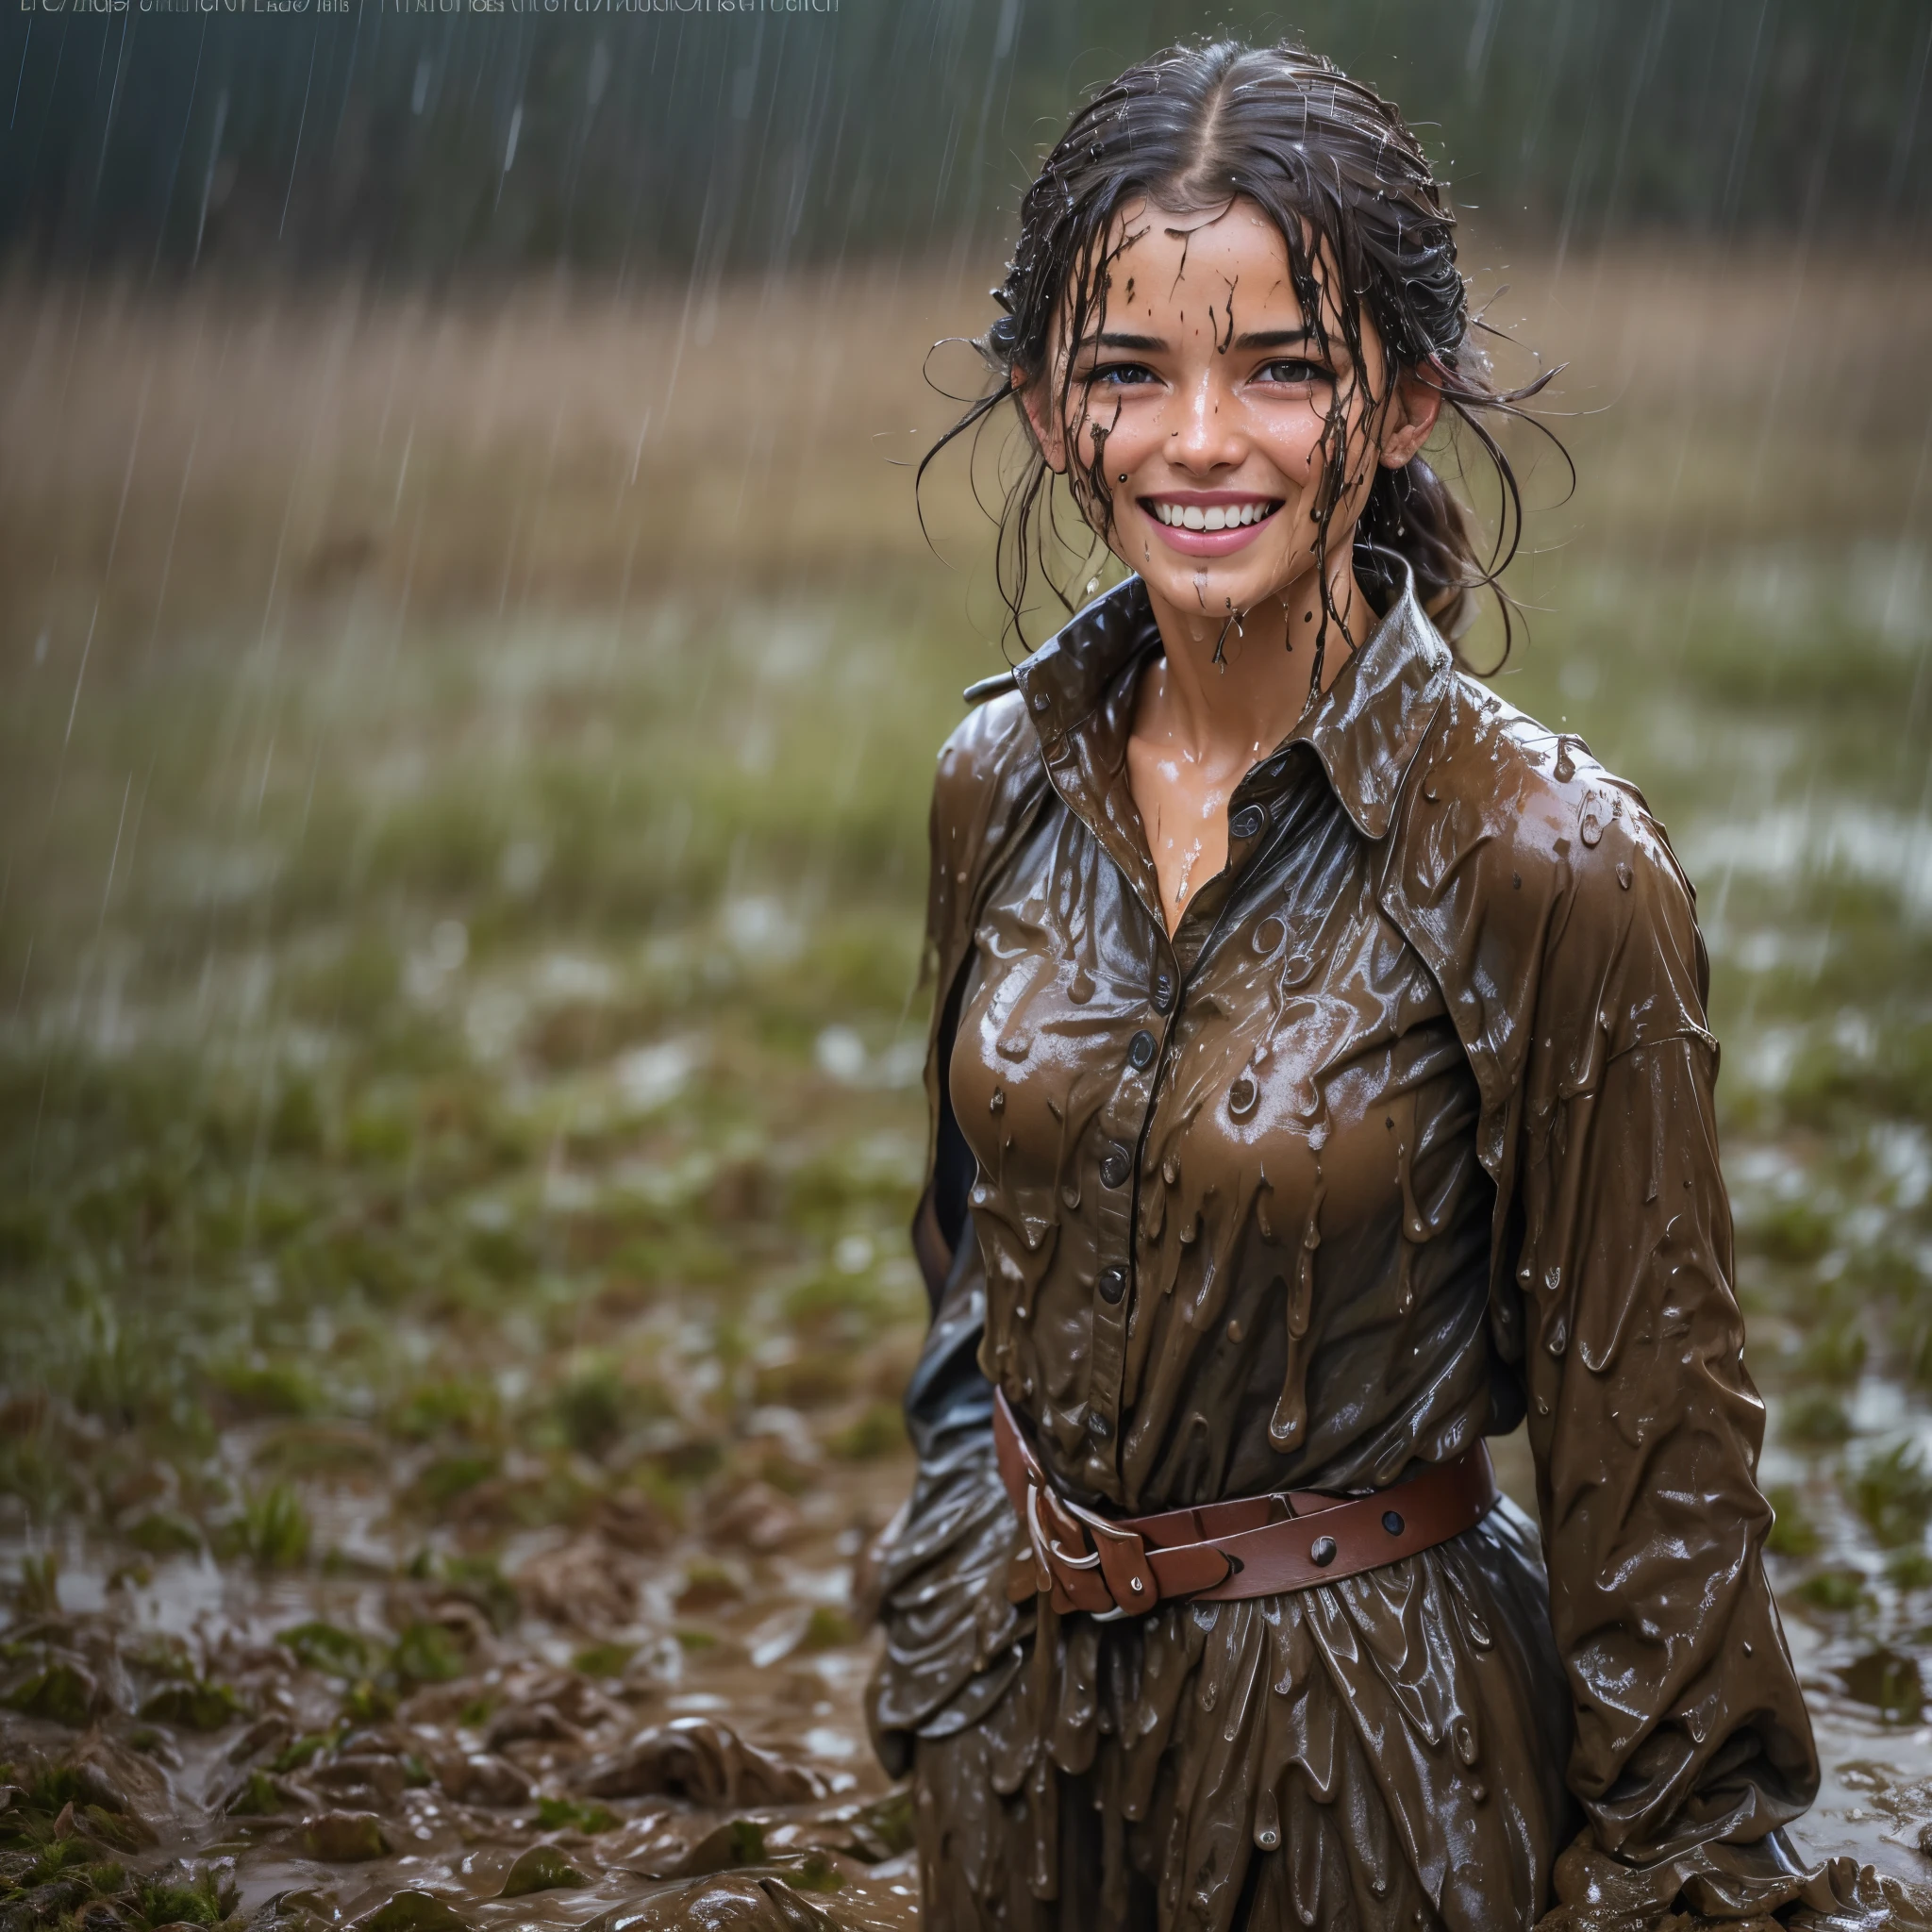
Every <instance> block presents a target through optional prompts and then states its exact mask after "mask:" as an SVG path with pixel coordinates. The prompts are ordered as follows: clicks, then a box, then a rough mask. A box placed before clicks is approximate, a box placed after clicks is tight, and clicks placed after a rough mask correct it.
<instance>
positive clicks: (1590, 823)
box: [1583, 811, 1604, 846]
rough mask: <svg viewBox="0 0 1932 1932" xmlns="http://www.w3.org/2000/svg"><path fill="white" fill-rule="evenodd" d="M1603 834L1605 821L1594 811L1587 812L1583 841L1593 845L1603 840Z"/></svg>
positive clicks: (1584, 818)
mask: <svg viewBox="0 0 1932 1932" xmlns="http://www.w3.org/2000/svg"><path fill="white" fill-rule="evenodd" d="M1603 836H1604V823H1603V821H1602V820H1601V819H1600V818H1598V817H1597V815H1596V814H1595V813H1594V812H1590V811H1587V812H1585V813H1584V815H1583V842H1584V843H1585V844H1586V845H1592V846H1593V845H1595V844H1597V843H1598V842H1599V841H1601V840H1602V838H1603Z"/></svg>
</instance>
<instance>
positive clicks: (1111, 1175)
mask: <svg viewBox="0 0 1932 1932" xmlns="http://www.w3.org/2000/svg"><path fill="white" fill-rule="evenodd" d="M1132 1171H1133V1167H1132V1163H1131V1162H1130V1161H1129V1160H1128V1159H1127V1157H1126V1155H1125V1153H1124V1151H1123V1150H1122V1149H1121V1148H1118V1147H1116V1148H1115V1149H1114V1150H1113V1152H1112V1153H1111V1154H1109V1155H1108V1157H1107V1158H1106V1159H1105V1160H1103V1161H1102V1162H1101V1163H1100V1178H1101V1179H1102V1180H1104V1181H1105V1182H1106V1183H1107V1184H1108V1187H1110V1188H1117V1187H1119V1186H1120V1185H1121V1183H1122V1182H1123V1181H1124V1180H1125V1179H1126V1177H1127V1175H1128V1174H1130V1173H1132Z"/></svg>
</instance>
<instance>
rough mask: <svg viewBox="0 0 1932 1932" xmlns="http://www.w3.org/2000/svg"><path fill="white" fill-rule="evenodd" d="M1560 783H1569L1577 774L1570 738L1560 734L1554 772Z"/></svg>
mask: <svg viewBox="0 0 1932 1932" xmlns="http://www.w3.org/2000/svg"><path fill="white" fill-rule="evenodd" d="M1552 775H1553V776H1554V777H1555V778H1556V781H1557V784H1558V785H1567V784H1569V782H1570V781H1571V779H1573V778H1574V777H1575V775H1576V767H1575V765H1574V763H1573V762H1572V761H1571V758H1570V740H1569V739H1568V738H1567V737H1565V736H1563V735H1561V734H1558V736H1557V768H1556V771H1555V773H1554V774H1552Z"/></svg>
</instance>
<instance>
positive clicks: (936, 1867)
mask: <svg viewBox="0 0 1932 1932" xmlns="http://www.w3.org/2000/svg"><path fill="white" fill-rule="evenodd" d="M980 1546H981V1547H982V1548H983V1547H984V1541H983V1540H982V1541H981V1545H980ZM973 1567H977V1566H973ZM1004 1569H1005V1566H1004V1563H1001V1564H1000V1565H998V1566H997V1569H996V1570H992V1571H989V1572H987V1573H985V1574H984V1578H983V1582H982V1583H981V1584H980V1588H981V1589H982V1590H983V1589H986V1588H991V1587H994V1586H996V1585H997V1583H998V1582H1000V1581H1003V1578H1004ZM949 1581H950V1582H951V1584H952V1586H953V1590H954V1591H958V1588H959V1586H961V1585H963V1584H965V1583H966V1582H967V1579H966V1578H965V1577H964V1576H960V1575H958V1574H955V1575H954V1576H953V1577H952V1578H951V1579H949ZM949 1594H952V1591H941V1595H942V1596H943V1595H949ZM928 1602H929V1604H930V1607H937V1603H936V1602H933V1601H932V1600H931V1599H928ZM954 1602H955V1604H956V1605H957V1603H958V1597H957V1596H954ZM980 1621H981V1624H982V1627H984V1626H985V1625H987V1624H990V1623H991V1622H994V1621H997V1619H996V1616H995V1615H994V1613H993V1611H992V1607H991V1605H988V1606H986V1607H983V1608H982V1611H981V1617H980ZM1549 1628H1550V1625H1549V1607H1548V1601H1547V1596H1546V1584H1545V1581H1544V1573H1543V1564H1542V1559H1541V1551H1540V1548H1539V1545H1538V1541H1537V1536H1536V1531H1535V1529H1534V1527H1533V1526H1532V1525H1531V1524H1530V1523H1529V1522H1528V1520H1527V1519H1526V1518H1525V1517H1524V1515H1523V1514H1522V1512H1521V1511H1519V1510H1517V1509H1516V1508H1515V1507H1513V1506H1512V1505H1510V1504H1508V1503H1507V1502H1506V1503H1504V1504H1501V1505H1499V1506H1498V1507H1496V1508H1495V1509H1493V1510H1492V1511H1491V1513H1490V1515H1489V1516H1488V1517H1487V1518H1485V1520H1484V1521H1483V1523H1482V1524H1479V1525H1478V1526H1477V1527H1476V1528H1475V1529H1474V1530H1471V1531H1469V1532H1467V1533H1466V1534H1465V1535H1463V1536H1461V1537H1458V1538H1457V1539H1456V1540H1455V1541H1453V1542H1449V1543H1444V1544H1442V1545H1441V1546H1440V1547H1438V1548H1436V1549H1434V1550H1430V1551H1426V1552H1424V1554H1423V1555H1421V1556H1419V1557H1411V1558H1408V1559H1406V1560H1405V1561H1402V1562H1399V1563H1393V1564H1390V1565H1388V1566H1386V1567H1385V1568H1383V1569H1380V1570H1375V1571H1372V1572H1369V1573H1367V1574H1363V1575H1360V1576H1354V1577H1347V1578H1344V1579H1342V1580H1341V1582H1338V1583H1334V1584H1324V1585H1322V1586H1320V1587H1318V1588H1315V1589H1312V1590H1307V1591H1296V1592H1293V1593H1291V1594H1288V1595H1283V1596H1278V1597H1263V1598H1255V1599H1251V1600H1249V1601H1245V1602H1236V1603H1224V1604H1203V1605H1186V1604H1180V1605H1172V1606H1168V1607H1165V1608H1163V1609H1161V1610H1158V1611H1157V1612H1155V1613H1154V1614H1153V1615H1152V1616H1149V1617H1145V1618H1141V1619H1139V1620H1137V1621H1134V1622H1122V1623H1116V1624H1095V1623H1094V1622H1093V1621H1092V1619H1091V1618H1088V1617H1082V1616H1072V1617H1068V1618H1065V1619H1060V1618H1057V1617H1055V1616H1054V1615H1053V1614H1052V1613H1051V1611H1048V1610H1045V1609H1043V1608H1042V1609H1041V1611H1040V1613H1039V1621H1038V1623H1037V1624H1036V1626H1035V1627H1034V1629H1033V1630H1032V1631H1031V1632H1030V1633H1026V1634H1024V1635H1020V1636H1018V1637H1017V1638H1016V1639H1015V1641H1012V1642H1011V1643H1009V1644H1008V1645H1007V1646H1005V1647H1004V1648H1003V1649H1002V1651H1001V1653H1000V1654H999V1655H998V1656H997V1657H987V1656H986V1653H985V1652H984V1651H983V1650H982V1651H981V1653H980V1655H981V1657H982V1659H983V1660H984V1661H983V1665H982V1668H981V1669H980V1670H978V1671H977V1672H975V1673H974V1677H973V1678H972V1679H970V1680H969V1681H967V1682H966V1683H964V1684H961V1685H960V1686H959V1687H958V1694H957V1696H956V1697H954V1698H951V1699H948V1700H947V1701H946V1706H945V1707H943V1708H940V1709H937V1710H935V1709H933V1708H932V1707H931V1706H928V1707H927V1710H926V1713H925V1716H926V1721H925V1722H924V1723H922V1724H919V1725H918V1727H917V1730H916V1731H915V1732H914V1734H913V1736H914V1742H913V1770H914V1773H915V1779H916V1801H917V1818H918V1832H919V1852H920V1860H921V1868H922V1880H923V1890H924V1922H923V1923H924V1925H925V1927H926V1928H927V1932H981V1928H989V1927H1001V1928H1010V1932H1128V1928H1132V1932H1141V1928H1146V1932H1231V1928H1234V1927H1237V1926H1240V1927H1252V1928H1256V1932H1274V1928H1275V1927H1280V1928H1283V1932H1287V1928H1292V1927H1305V1926H1317V1927H1321V1928H1323V1932H1382V1928H1385V1927H1386V1928H1391V1932H1392V1928H1395V1927H1398V1926H1400V1927H1417V1926H1424V1927H1444V1928H1450V1932H1500V1928H1505V1927H1516V1926H1522V1927H1525V1928H1526V1927H1529V1926H1532V1925H1534V1924H1535V1923H1536V1921H1537V1918H1538V1916H1539V1915H1540V1913H1541V1911H1542V1910H1543V1909H1545V1907H1546V1906H1547V1904H1548V1902H1549V1885H1550V1874H1551V1869H1552V1866H1553V1865H1554V1863H1555V1860H1556V1857H1557V1854H1558V1852H1560V1851H1561V1850H1562V1848H1563V1846H1564V1845H1565V1844H1566V1843H1567V1842H1568V1841H1569V1840H1570V1838H1571V1836H1572V1835H1573V1833H1574V1830H1575V1828H1576V1825H1577V1823H1578V1822H1579V1821H1578V1818H1577V1815H1576V1813H1575V1808H1574V1804H1573V1802H1572V1800H1571V1798H1570V1796H1569V1794H1568V1791H1567V1790H1566V1788H1565V1785H1564V1776H1563V1774H1564V1766H1565V1761H1566V1758H1567V1757H1568V1753H1569V1745H1570V1699H1569V1693H1568V1689H1567V1686H1566V1684H1565V1682H1564V1677H1563V1673H1562V1670H1561V1667H1560V1665H1559V1663H1558V1661H1557V1656H1556V1653H1555V1649H1554V1646H1553V1644H1552V1642H1551V1639H1550V1635H1549ZM1002 1680H1003V1682H1002Z"/></svg>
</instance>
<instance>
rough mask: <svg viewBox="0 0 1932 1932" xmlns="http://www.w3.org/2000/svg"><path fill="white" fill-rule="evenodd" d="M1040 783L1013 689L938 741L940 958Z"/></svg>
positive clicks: (935, 810) (935, 909)
mask: <svg viewBox="0 0 1932 1932" xmlns="http://www.w3.org/2000/svg"><path fill="white" fill-rule="evenodd" d="M1045 784H1046V771H1045V767H1044V765H1043V764H1042V763H1041V756H1040V739H1039V735H1038V734H1037V733H1036V732H1035V731H1034V729H1033V726H1032V724H1030V723H1029V722H1028V721H1027V717H1026V708H1025V704H1024V700H1023V699H1022V698H1021V696H1020V694H1019V692H1018V691H1007V692H1004V693H1002V694H1001V695H999V696H997V697H994V698H992V699H990V700H989V701H988V702H987V703H985V704H982V705H980V706H978V707H977V708H975V709H974V710H971V711H969V712H968V713H967V714H966V716H965V717H964V718H962V719H961V720H960V721H959V723H958V724H957V725H956V726H955V727H954V729H953V732H952V735H951V736H950V737H948V738H947V740H946V741H945V743H944V745H943V746H941V750H940V755H939V764H938V768H937V770H936V772H935V773H934V775H933V791H932V877H931V886H930V893H929V902H928V906H927V926H928V935H927V936H928V938H929V940H930V941H932V943H933V944H934V945H935V946H937V948H938V949H939V953H940V955H941V964H942V965H943V963H944V960H945V958H946V956H947V955H948V954H950V953H951V952H952V951H953V950H954V944H953V929H954V927H955V926H956V925H958V923H959V922H960V920H961V919H962V918H965V917H969V916H970V912H971V907H972V904H973V901H974V897H975V896H976V894H975V891H974V885H975V882H976V880H977V878H978V876H979V874H981V873H982V872H983V871H984V869H985V867H986V864H987V862H988V859H989V858H990V857H991V855H992V854H994V853H996V852H998V851H999V850H1001V849H1002V848H1003V847H1004V846H1005V844H1006V842H1007V841H1008V836H1009V835H1010V833H1011V831H1012V829H1013V827H1014V826H1015V825H1016V824H1018V823H1019V821H1020V820H1021V819H1022V818H1023V817H1024V815H1025V814H1026V812H1027V811H1028V809H1029V808H1031V806H1032V804H1033V802H1034V800H1035V799H1036V798H1037V797H1038V796H1039V794H1040V792H1041V790H1043V789H1044V787H1045Z"/></svg>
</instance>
